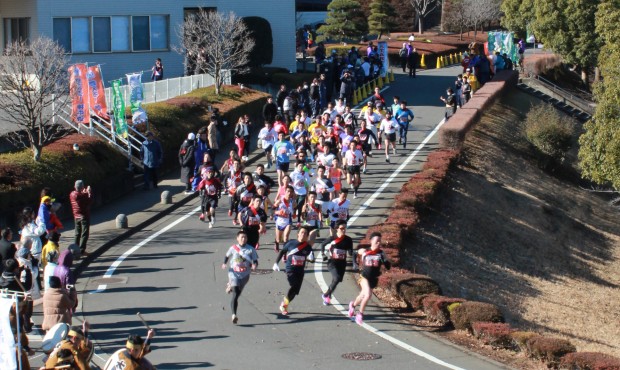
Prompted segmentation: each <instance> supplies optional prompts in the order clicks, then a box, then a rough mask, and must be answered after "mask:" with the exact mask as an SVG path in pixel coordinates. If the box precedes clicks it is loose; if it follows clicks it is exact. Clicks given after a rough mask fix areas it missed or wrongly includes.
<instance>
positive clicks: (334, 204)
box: [328, 189, 351, 237]
mask: <svg viewBox="0 0 620 370" xmlns="http://www.w3.org/2000/svg"><path fill="white" fill-rule="evenodd" d="M348 194H349V190H348V189H342V191H341V192H340V196H339V197H338V198H337V199H334V200H332V201H331V202H330V203H329V208H328V212H329V216H330V223H329V236H332V237H333V236H334V235H336V222H338V221H345V222H346V221H348V220H349V207H350V206H351V201H350V200H348V199H347V195H348Z"/></svg>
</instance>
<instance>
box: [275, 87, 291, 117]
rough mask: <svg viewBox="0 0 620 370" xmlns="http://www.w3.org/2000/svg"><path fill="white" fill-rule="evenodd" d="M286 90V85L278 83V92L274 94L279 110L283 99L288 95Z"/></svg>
mask: <svg viewBox="0 0 620 370" xmlns="http://www.w3.org/2000/svg"><path fill="white" fill-rule="evenodd" d="M288 92H289V91H288V89H287V88H286V85H280V90H278V93H277V94H276V104H277V107H278V108H280V112H282V107H283V105H284V99H285V98H286V96H287V95H288Z"/></svg>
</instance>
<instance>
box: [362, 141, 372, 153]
mask: <svg viewBox="0 0 620 370" xmlns="http://www.w3.org/2000/svg"><path fill="white" fill-rule="evenodd" d="M362 151H363V152H364V154H366V155H368V153H370V152H371V151H372V145H370V144H362Z"/></svg>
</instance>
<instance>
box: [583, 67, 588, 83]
mask: <svg viewBox="0 0 620 370" xmlns="http://www.w3.org/2000/svg"><path fill="white" fill-rule="evenodd" d="M581 81H582V82H583V84H584V85H585V86H588V69H587V68H586V67H583V68H581Z"/></svg>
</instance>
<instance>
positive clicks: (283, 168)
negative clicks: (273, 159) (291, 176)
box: [276, 162, 290, 172]
mask: <svg viewBox="0 0 620 370" xmlns="http://www.w3.org/2000/svg"><path fill="white" fill-rule="evenodd" d="M289 164H290V163H289V162H286V163H284V162H277V163H276V169H277V170H280V171H282V172H288V166H289Z"/></svg>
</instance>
